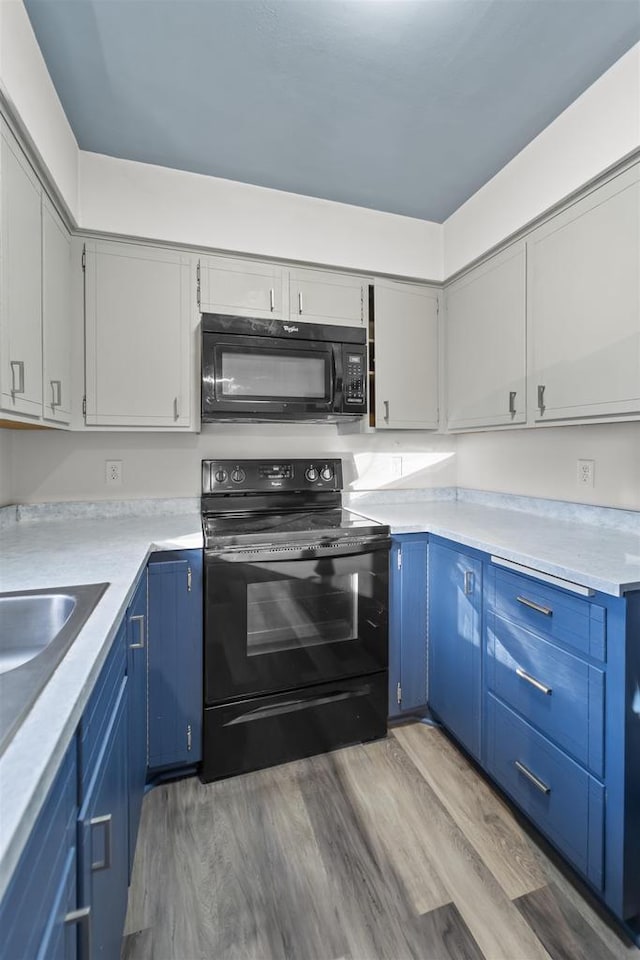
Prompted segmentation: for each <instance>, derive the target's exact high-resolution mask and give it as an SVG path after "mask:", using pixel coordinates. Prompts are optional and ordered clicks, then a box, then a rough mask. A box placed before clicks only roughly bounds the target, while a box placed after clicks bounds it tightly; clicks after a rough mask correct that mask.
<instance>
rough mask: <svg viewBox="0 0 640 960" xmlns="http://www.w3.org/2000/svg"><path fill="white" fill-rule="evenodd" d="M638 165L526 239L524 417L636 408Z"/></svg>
mask: <svg viewBox="0 0 640 960" xmlns="http://www.w3.org/2000/svg"><path fill="white" fill-rule="evenodd" d="M639 170H640V167H638V166H637V165H636V166H634V167H632V168H631V169H629V170H627V171H625V172H623V173H621V174H620V175H619V176H617V177H615V178H614V179H613V180H611V181H609V182H608V183H606V184H605V185H604V186H602V187H601V188H599V189H598V190H595V191H594V192H593V193H592V194H590V195H588V196H587V197H584V198H583V199H582V200H579V201H578V202H577V203H575V204H573V206H571V207H569V208H568V209H567V210H565V211H564V212H562V213H561V214H559V215H558V216H556V217H554V218H553V219H552V220H550V221H549V222H548V223H545V224H544V225H543V226H541V227H540V228H538V229H537V230H535V231H534V232H533V233H532V234H531V235H530V237H529V238H528V243H527V247H528V252H527V259H528V274H527V276H528V280H527V290H528V323H529V336H530V357H531V366H530V380H529V383H530V389H529V407H530V413H531V419H532V420H536V421H538V422H544V421H549V420H566V419H580V418H590V417H605V416H609V417H612V416H620V415H622V416H624V415H631V414H637V413H640V174H639Z"/></svg>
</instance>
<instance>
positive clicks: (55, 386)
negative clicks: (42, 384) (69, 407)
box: [49, 380, 62, 410]
mask: <svg viewBox="0 0 640 960" xmlns="http://www.w3.org/2000/svg"><path fill="white" fill-rule="evenodd" d="M49 383H50V384H51V409H52V410H53V409H54V407H59V406H61V404H62V381H60V380H50V381H49Z"/></svg>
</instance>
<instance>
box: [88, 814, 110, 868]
mask: <svg viewBox="0 0 640 960" xmlns="http://www.w3.org/2000/svg"><path fill="white" fill-rule="evenodd" d="M89 826H90V827H91V837H92V843H93V828H94V827H104V859H103V860H94V862H93V863H92V864H91V869H92V870H93V871H98V870H108V869H109V867H110V866H111V814H110V813H105V814H104V816H102V817H92V818H91V820H89Z"/></svg>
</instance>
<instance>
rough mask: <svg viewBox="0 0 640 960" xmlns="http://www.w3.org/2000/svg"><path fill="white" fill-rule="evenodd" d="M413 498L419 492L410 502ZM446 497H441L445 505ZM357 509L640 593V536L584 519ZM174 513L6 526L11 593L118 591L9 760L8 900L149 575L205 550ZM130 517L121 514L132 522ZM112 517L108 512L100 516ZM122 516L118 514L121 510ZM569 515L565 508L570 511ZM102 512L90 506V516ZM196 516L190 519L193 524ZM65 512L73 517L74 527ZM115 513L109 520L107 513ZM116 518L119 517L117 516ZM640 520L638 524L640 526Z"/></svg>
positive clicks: (197, 532)
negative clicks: (173, 554)
mask: <svg viewBox="0 0 640 960" xmlns="http://www.w3.org/2000/svg"><path fill="white" fill-rule="evenodd" d="M407 494H409V495H410V492H409V491H407ZM440 495H442V494H440ZM377 499H378V502H375V503H367V502H366V500H365V499H359V500H358V502H357V503H352V504H351V506H350V509H351V510H353V511H354V512H355V513H358V514H360V515H362V516H365V517H368V518H370V519H372V520H375V521H378V522H380V523H386V524H389V526H390V527H391V530H392V532H393V533H414V532H430V533H433V534H437V535H439V536H442V537H447V538H449V539H452V540H457V541H458V542H460V543H462V544H465V545H467V546H470V547H475V548H476V549H479V550H482V551H485V552H487V553H490V554H497V555H499V556H501V557H503V558H505V559H507V560H513V561H515V562H516V563H521V564H524V565H526V566H530V567H533V568H534V569H537V570H540V571H542V572H544V573H550V574H552V575H555V576H558V577H562V578H564V579H569V580H573V581H575V582H577V583H581V584H584V585H585V586H588V587H592V588H593V589H595V590H602V591H604V592H605V593H609V594H612V595H614V596H618V595H620V594H622V593H624V592H625V591H627V590H632V589H640V533H638V528H637V526H636V527H635V529H634V528H633V526H631V529H629V530H627V529H626V524H627V522H628V518H629V517H631V515H630V514H629V515H626V517H625V515H624V514H623V513H622V512H620V514H619V517H618V519H619V520H620V524H619V525H618V528H617V529H616V528H614V527H611V526H604V525H601V524H596V523H584V522H581V521H579V520H577V519H576V518H575V517H574V519H560V518H558V517H553V518H551V517H548V516H541V515H539V514H536V513H527V512H523V511H520V512H518V511H517V510H513V509H505V508H504V507H496V506H492V505H490V504H488V503H477V502H476V503H472V502H463V501H460V500H456V499H453V495H452V496H449V497H448V498H447V499H444V500H442V499H437V500H433V499H415V500H410V499H408V498H407V496H406V495H405V496H403V500H402V502H386V503H385V502H383V503H381V502H379V500H380V496H379V495H378V497H377ZM177 503H178V502H177V501H176V502H175V503H174V502H170V501H167V502H166V504H165V506H166V507H167V510H168V509H169V508H170V507H172V508H173V509H174V510H175V509H178V508H179V509H180V510H181V511H182V512H180V513H179V514H178V513H173V514H171V515H166V512H167V511H166V510H164V509H163V505H162V504H160V503H158V502H155V503H154V502H152V501H146V502H143V506H144V505H145V504H146V515H145V516H136V515H135V510H137V509H138V508H139V505H136V504H131V505H130V510H131V511H132V513H131V514H130V515H126V516H117V515H116V516H115V517H114V516H111V517H109V518H106V519H78V515H79V513H78V509H77V505H75V508H74V505H70V506H69V507H63V505H55V507H52V508H47V507H43V508H24V509H22V515H23V516H24V517H25V518H29V517H31V516H32V515H33V517H34V518H38V517H51V516H55V517H56V519H40V520H38V519H23V520H21V521H20V522H11V523H6V524H5V525H4V526H2V524H0V591H10V590H29V589H37V588H40V587H56V586H60V587H62V586H72V585H74V584H80V583H97V582H102V581H107V582H108V583H109V584H110V587H109V588H108V590H107V591H106V593H105V594H104V596H103V597H102V599H101V600H100V602H99V604H98V605H97V607H96V609H95V610H94V611H93V613H92V615H91V617H90V618H89V619H88V620H87V622H86V624H85V626H84V627H83V628H82V630H81V632H80V633H79V635H78V637H77V639H76V640H75V641H74V643H73V644H72V646H71V647H70V649H69V651H68V653H67V654H66V656H65V657H64V658H63V660H62V661H61V663H60V664H59V666H58V668H57V669H56V671H55V673H54V674H53V677H52V678H51V680H50V681H49V683H48V684H47V686H46V687H45V688H44V690H43V691H42V693H41V694H40V696H39V697H38V699H37V701H36V703H35V704H34V707H33V709H32V710H31V712H30V713H29V714H28V716H27V717H26V719H25V720H24V722H23V724H22V725H21V727H20V728H19V730H18V731H17V733H16V734H15V736H14V738H13V740H12V741H11V742H10V743H9V745H8V747H7V748H6V750H5V752H4V753H3V754H2V755H1V756H0V896H2V894H3V893H4V890H5V888H6V885H7V883H8V881H9V879H10V877H11V874H12V872H13V870H14V868H15V866H16V863H17V861H18V858H19V856H20V853H21V851H22V848H23V846H24V844H25V842H26V840H27V838H28V836H29V832H30V830H31V828H32V826H33V823H34V821H35V819H36V817H37V815H38V812H39V810H40V808H41V806H42V803H43V801H44V799H45V796H46V793H47V790H48V788H49V786H50V784H51V783H52V781H53V778H54V776H55V773H56V771H57V769H58V766H59V764H60V761H61V759H62V757H63V755H64V752H65V750H66V748H67V746H68V744H69V741H70V739H71V737H72V735H73V732H74V730H75V728H76V726H77V724H78V722H79V720H80V717H81V715H82V712H83V710H84V707H85V704H86V702H87V700H88V699H89V696H90V694H91V691H92V689H93V686H94V684H95V682H96V680H97V677H98V674H99V673H100V669H101V667H102V664H103V663H104V661H105V659H106V656H107V654H108V651H109V648H110V646H111V642H112V640H113V638H114V636H115V633H116V630H117V627H118V626H119V624H120V622H121V620H122V617H123V615H124V613H125V610H126V608H127V605H128V603H129V600H130V599H131V597H132V595H133V591H134V588H135V585H136V581H137V579H138V576H139V574H140V573H141V572H142V570H143V569H144V567H145V564H146V561H147V558H148V556H149V554H150V553H151V552H153V551H155V550H185V549H191V548H200V547H202V531H201V526H200V515H199V513H197V501H196V500H193V501H192V502H191V503H187V502H186V501H184V502H182V503H181V505H180V506H179V507H178V506H176V504H177ZM126 506H127V505H126V504H125V505H124V507H118V510H119V511H122V510H123V509H124V508H125V507H126ZM100 509H101V510H102V509H103V508H102V507H101V508H100ZM110 509H111V510H112V511H115V507H113V506H112V507H111V508H110ZM563 509H564V507H563ZM92 510H95V505H94V506H93V507H90V506H87V505H84V506H83V509H82V510H81V511H80V515H81V516H86V515H87V514H90V513H91V511H92ZM185 510H189V512H184V511H185ZM65 511H67V515H66V516H65ZM106 512H109V511H108V510H107V511H106ZM116 513H117V511H116ZM634 519H635V515H634V517H631V521H633V520H634Z"/></svg>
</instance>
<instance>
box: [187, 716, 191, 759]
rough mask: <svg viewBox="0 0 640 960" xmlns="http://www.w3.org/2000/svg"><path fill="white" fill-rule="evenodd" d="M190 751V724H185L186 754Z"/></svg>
mask: <svg viewBox="0 0 640 960" xmlns="http://www.w3.org/2000/svg"><path fill="white" fill-rule="evenodd" d="M190 751H191V724H190V723H188V724H187V752H190Z"/></svg>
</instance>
